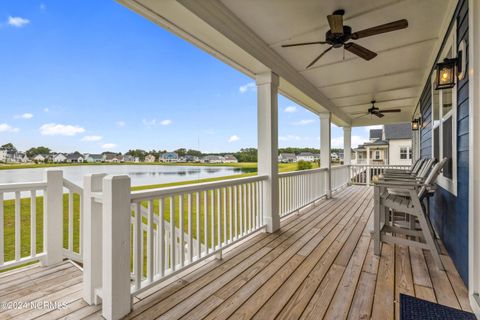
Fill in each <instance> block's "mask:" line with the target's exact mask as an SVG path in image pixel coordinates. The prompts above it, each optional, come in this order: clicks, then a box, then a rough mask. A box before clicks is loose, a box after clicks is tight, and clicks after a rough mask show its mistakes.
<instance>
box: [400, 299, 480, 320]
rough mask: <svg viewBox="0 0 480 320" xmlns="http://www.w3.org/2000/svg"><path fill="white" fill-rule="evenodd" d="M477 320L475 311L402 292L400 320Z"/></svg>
mask: <svg viewBox="0 0 480 320" xmlns="http://www.w3.org/2000/svg"><path fill="white" fill-rule="evenodd" d="M420 319H421V320H476V319H477V318H476V317H475V315H474V314H473V313H470V312H465V311H462V310H458V309H454V308H450V307H447V306H443V305H441V304H437V303H433V302H430V301H425V300H422V299H417V298H415V297H412V296H407V295H404V294H400V320H420Z"/></svg>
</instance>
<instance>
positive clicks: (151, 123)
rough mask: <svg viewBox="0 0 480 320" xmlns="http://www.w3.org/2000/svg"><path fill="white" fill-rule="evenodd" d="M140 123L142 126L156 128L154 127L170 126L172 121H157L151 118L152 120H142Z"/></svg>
mask: <svg viewBox="0 0 480 320" xmlns="http://www.w3.org/2000/svg"><path fill="white" fill-rule="evenodd" d="M142 123H143V125H144V126H147V127H153V126H156V125H161V126H168V125H171V124H172V123H173V121H172V120H170V119H165V120H157V119H155V118H153V119H145V118H144V119H143V120H142Z"/></svg>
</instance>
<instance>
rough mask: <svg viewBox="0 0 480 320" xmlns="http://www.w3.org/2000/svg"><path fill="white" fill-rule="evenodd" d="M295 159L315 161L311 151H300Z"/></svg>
mask: <svg viewBox="0 0 480 320" xmlns="http://www.w3.org/2000/svg"><path fill="white" fill-rule="evenodd" d="M297 161H307V162H313V161H315V156H314V154H313V153H311V152H301V153H300V154H299V155H297Z"/></svg>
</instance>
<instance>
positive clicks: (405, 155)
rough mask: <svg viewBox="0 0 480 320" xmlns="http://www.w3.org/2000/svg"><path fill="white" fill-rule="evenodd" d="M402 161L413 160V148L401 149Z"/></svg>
mask: <svg viewBox="0 0 480 320" xmlns="http://www.w3.org/2000/svg"><path fill="white" fill-rule="evenodd" d="M400 159H402V160H407V159H412V148H410V147H400Z"/></svg>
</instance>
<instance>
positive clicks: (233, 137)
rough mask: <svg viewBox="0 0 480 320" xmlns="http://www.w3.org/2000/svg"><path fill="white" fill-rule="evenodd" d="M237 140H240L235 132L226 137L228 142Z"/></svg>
mask: <svg viewBox="0 0 480 320" xmlns="http://www.w3.org/2000/svg"><path fill="white" fill-rule="evenodd" d="M238 140H240V137H239V136H237V135H236V134H234V135H233V136H231V137H230V138H228V143H232V142H235V141H238Z"/></svg>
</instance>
